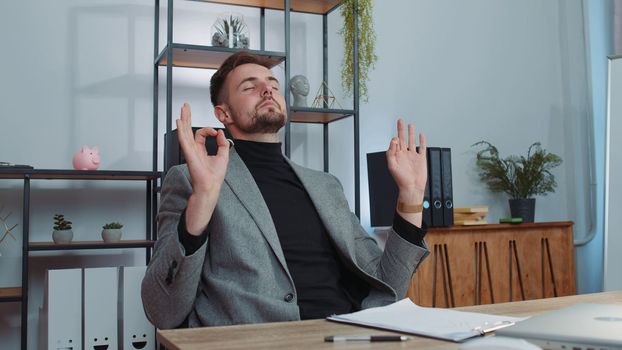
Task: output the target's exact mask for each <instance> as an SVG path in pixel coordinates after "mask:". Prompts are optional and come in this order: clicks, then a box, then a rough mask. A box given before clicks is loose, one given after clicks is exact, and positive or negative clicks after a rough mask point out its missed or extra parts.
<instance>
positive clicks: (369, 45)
mask: <svg viewBox="0 0 622 350" xmlns="http://www.w3.org/2000/svg"><path fill="white" fill-rule="evenodd" d="M355 4H356V6H357V10H358V28H359V37H358V39H359V40H358V60H359V61H358V68H359V69H358V74H359V75H358V76H359V92H360V97H361V99H363V101H367V100H368V96H367V81H368V80H369V71H370V70H371V69H373V68H374V66H375V64H376V61H377V60H378V57H377V56H376V53H375V44H376V32H375V31H374V21H373V18H372V11H373V1H372V0H344V1H342V3H341V17H343V28H342V29H341V34H342V35H343V42H344V50H345V53H344V57H343V62H341V84H342V86H343V89H344V90H345V92H346V93H347V94H352V89H353V86H354V85H353V84H354V64H353V62H352V58H353V56H352V54H353V49H354V32H355V28H354V11H353V9H354V5H355Z"/></svg>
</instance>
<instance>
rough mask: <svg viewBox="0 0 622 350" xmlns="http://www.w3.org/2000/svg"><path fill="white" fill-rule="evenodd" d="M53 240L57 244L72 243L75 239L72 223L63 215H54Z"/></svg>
mask: <svg viewBox="0 0 622 350" xmlns="http://www.w3.org/2000/svg"><path fill="white" fill-rule="evenodd" d="M52 239H53V240H54V243H56V244H67V243H71V240H72V239H73V231H72V230H71V221H67V220H65V216H64V215H63V214H54V231H53V232H52Z"/></svg>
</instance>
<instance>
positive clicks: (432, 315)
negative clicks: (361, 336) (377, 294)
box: [327, 298, 526, 342]
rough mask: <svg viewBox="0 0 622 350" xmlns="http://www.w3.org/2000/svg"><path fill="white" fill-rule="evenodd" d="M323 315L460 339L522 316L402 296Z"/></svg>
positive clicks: (509, 322)
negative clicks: (442, 305)
mask: <svg viewBox="0 0 622 350" xmlns="http://www.w3.org/2000/svg"><path fill="white" fill-rule="evenodd" d="M327 319H328V320H330V321H336V322H343V323H351V324H358V325H364V326H370V327H375V328H381V329H386V330H392V331H397V332H403V333H409V334H416V335H423V336H427V337H432V338H438V339H444V340H450V341H454V342H460V341H463V340H465V339H468V338H472V337H475V336H479V335H482V334H484V333H488V332H490V331H492V330H495V329H499V328H503V327H507V326H511V325H513V324H514V323H515V322H518V321H522V320H524V319H526V317H510V316H498V315H489V314H480V313H475V312H465V311H458V310H451V309H440V308H429V307H421V306H418V305H416V304H415V303H413V302H412V301H411V300H410V299H408V298H405V299H402V300H400V301H398V302H395V303H393V304H390V305H387V306H383V307H375V308H370V309H365V310H362V311H358V312H354V313H351V314H343V315H335V316H330V317H328V318H327Z"/></svg>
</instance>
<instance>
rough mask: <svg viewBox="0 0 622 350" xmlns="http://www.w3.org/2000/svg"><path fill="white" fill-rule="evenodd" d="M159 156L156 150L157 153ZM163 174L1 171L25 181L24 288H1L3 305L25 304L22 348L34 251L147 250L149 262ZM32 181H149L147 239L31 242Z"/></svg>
mask: <svg viewBox="0 0 622 350" xmlns="http://www.w3.org/2000/svg"><path fill="white" fill-rule="evenodd" d="M154 153H155V151H154ZM159 178H160V173H159V172H157V171H155V169H154V171H113V170H102V171H90V170H58V169H11V168H2V169H0V179H14V180H23V181H24V184H23V186H22V189H23V194H22V226H23V227H22V285H21V287H10V288H0V302H21V348H22V349H23V350H26V349H27V345H28V344H27V343H28V259H29V257H30V252H33V251H64V250H83V249H125V248H144V249H145V253H146V254H145V255H146V262H145V263H147V264H148V263H149V260H150V259H151V248H152V247H153V244H154V242H155V239H156V234H155V215H156V211H157V193H156V190H157V181H158V179H159ZM32 180H91V181H145V185H146V191H145V192H146V193H145V203H146V210H145V223H146V232H145V239H144V240H121V241H119V242H111V243H106V242H103V241H73V242H71V243H68V244H55V243H54V242H51V241H50V242H31V241H30V238H29V237H30V189H31V188H30V183H31V181H32Z"/></svg>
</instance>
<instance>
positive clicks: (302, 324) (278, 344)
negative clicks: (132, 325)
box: [157, 291, 622, 350]
mask: <svg viewBox="0 0 622 350" xmlns="http://www.w3.org/2000/svg"><path fill="white" fill-rule="evenodd" d="M585 302H593V303H604V304H622V291H616V292H606V293H595V294H584V295H572V296H566V297H558V298H549V299H538V300H528V301H519V302H511V303H502V304H488V305H478V306H468V307H460V308H457V309H459V310H465V311H474V312H484V313H489V314H499V315H509V316H529V315H535V314H538V313H541V312H544V311H550V310H556V309H559V308H562V307H564V306H568V305H572V304H577V303H585ZM337 334H347V335H351V334H352V335H354V334H359V335H369V334H396V333H392V332H386V331H381V330H375V329H369V328H363V327H356V326H351V325H346V324H341V323H335V322H330V321H326V320H310V321H297V322H278V323H264V324H256V325H245V326H228V327H210V328H193V329H177V330H158V332H157V338H158V341H160V342H161V343H162V344H163V345H164V346H165V347H166V348H167V349H169V350H199V349H201V350H203V349H211V350H214V349H216V350H218V349H222V350H232V349H244V350H246V349H305V350H311V349H414V348H417V349H439V350H440V349H458V347H459V346H460V344H457V343H451V342H445V341H441V340H436V339H430V338H423V337H416V336H413V339H411V340H409V341H407V342H390V343H377V342H376V343H365V342H361V343H358V342H348V343H325V342H324V337H325V336H327V335H337Z"/></svg>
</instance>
